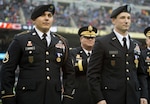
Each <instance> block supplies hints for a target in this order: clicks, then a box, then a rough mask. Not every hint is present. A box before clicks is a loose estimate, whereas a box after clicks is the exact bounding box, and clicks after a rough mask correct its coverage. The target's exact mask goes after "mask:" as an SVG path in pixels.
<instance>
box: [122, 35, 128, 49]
mask: <svg viewBox="0 0 150 104" xmlns="http://www.w3.org/2000/svg"><path fill="white" fill-rule="evenodd" d="M122 41H123V48H124V49H125V51H127V50H128V48H127V43H126V41H127V39H126V38H125V37H124V38H123V39H122Z"/></svg>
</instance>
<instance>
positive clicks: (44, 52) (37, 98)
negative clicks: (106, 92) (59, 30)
mask: <svg viewBox="0 0 150 104" xmlns="http://www.w3.org/2000/svg"><path fill="white" fill-rule="evenodd" d="M54 12H55V7H54V5H53V4H48V5H40V6H37V7H36V8H35V9H34V11H33V13H32V15H31V19H32V20H33V23H34V25H35V27H34V29H33V30H31V31H27V32H23V33H21V34H18V35H16V36H15V37H14V39H13V41H12V42H11V44H10V45H9V48H8V50H7V52H6V56H5V59H4V60H3V64H2V68H1V89H2V90H1V94H2V97H1V98H2V103H3V104H62V102H61V100H62V99H61V98H62V96H61V94H62V83H61V70H62V71H63V79H64V80H63V82H64V85H63V86H64V92H63V95H64V96H63V103H64V104H70V103H69V101H70V100H71V99H73V96H72V91H73V88H74V86H73V85H74V74H75V73H74V70H73V66H72V63H71V57H70V54H69V51H68V45H67V44H66V41H67V40H65V39H64V38H63V37H61V36H59V35H57V34H56V33H52V32H51V31H50V27H51V26H52V23H53V20H54V19H53V15H54ZM17 66H19V71H20V72H19V76H18V83H17V85H16V87H14V83H15V70H16V68H17ZM14 89H15V92H14ZM66 102H67V103H66Z"/></svg>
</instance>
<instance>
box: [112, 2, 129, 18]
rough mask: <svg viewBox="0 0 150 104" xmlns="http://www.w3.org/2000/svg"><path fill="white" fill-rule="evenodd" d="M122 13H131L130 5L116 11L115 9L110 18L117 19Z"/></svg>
mask: <svg viewBox="0 0 150 104" xmlns="http://www.w3.org/2000/svg"><path fill="white" fill-rule="evenodd" d="M122 12H127V13H130V12H131V7H130V6H129V5H124V6H120V7H118V8H116V9H114V10H113V11H112V13H111V16H110V18H116V17H117V16H118V15H119V14H120V13H122Z"/></svg>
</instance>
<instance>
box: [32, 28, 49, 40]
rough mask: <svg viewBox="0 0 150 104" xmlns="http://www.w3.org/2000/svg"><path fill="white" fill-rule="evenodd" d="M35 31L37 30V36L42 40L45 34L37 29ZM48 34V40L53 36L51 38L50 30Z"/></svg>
mask: <svg viewBox="0 0 150 104" xmlns="http://www.w3.org/2000/svg"><path fill="white" fill-rule="evenodd" d="M35 30H36V32H37V34H38V35H39V37H40V38H41V39H43V34H44V33H43V32H41V31H40V30H39V29H37V28H36V27H35ZM46 34H47V38H51V36H50V29H49V30H48V32H47V33H46Z"/></svg>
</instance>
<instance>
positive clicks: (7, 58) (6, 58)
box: [3, 52, 9, 63]
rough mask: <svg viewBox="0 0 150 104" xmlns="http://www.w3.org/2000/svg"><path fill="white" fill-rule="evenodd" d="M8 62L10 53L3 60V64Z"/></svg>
mask: <svg viewBox="0 0 150 104" xmlns="http://www.w3.org/2000/svg"><path fill="white" fill-rule="evenodd" d="M8 61H9V54H8V52H6V54H5V58H4V59H3V63H6V62H8Z"/></svg>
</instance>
